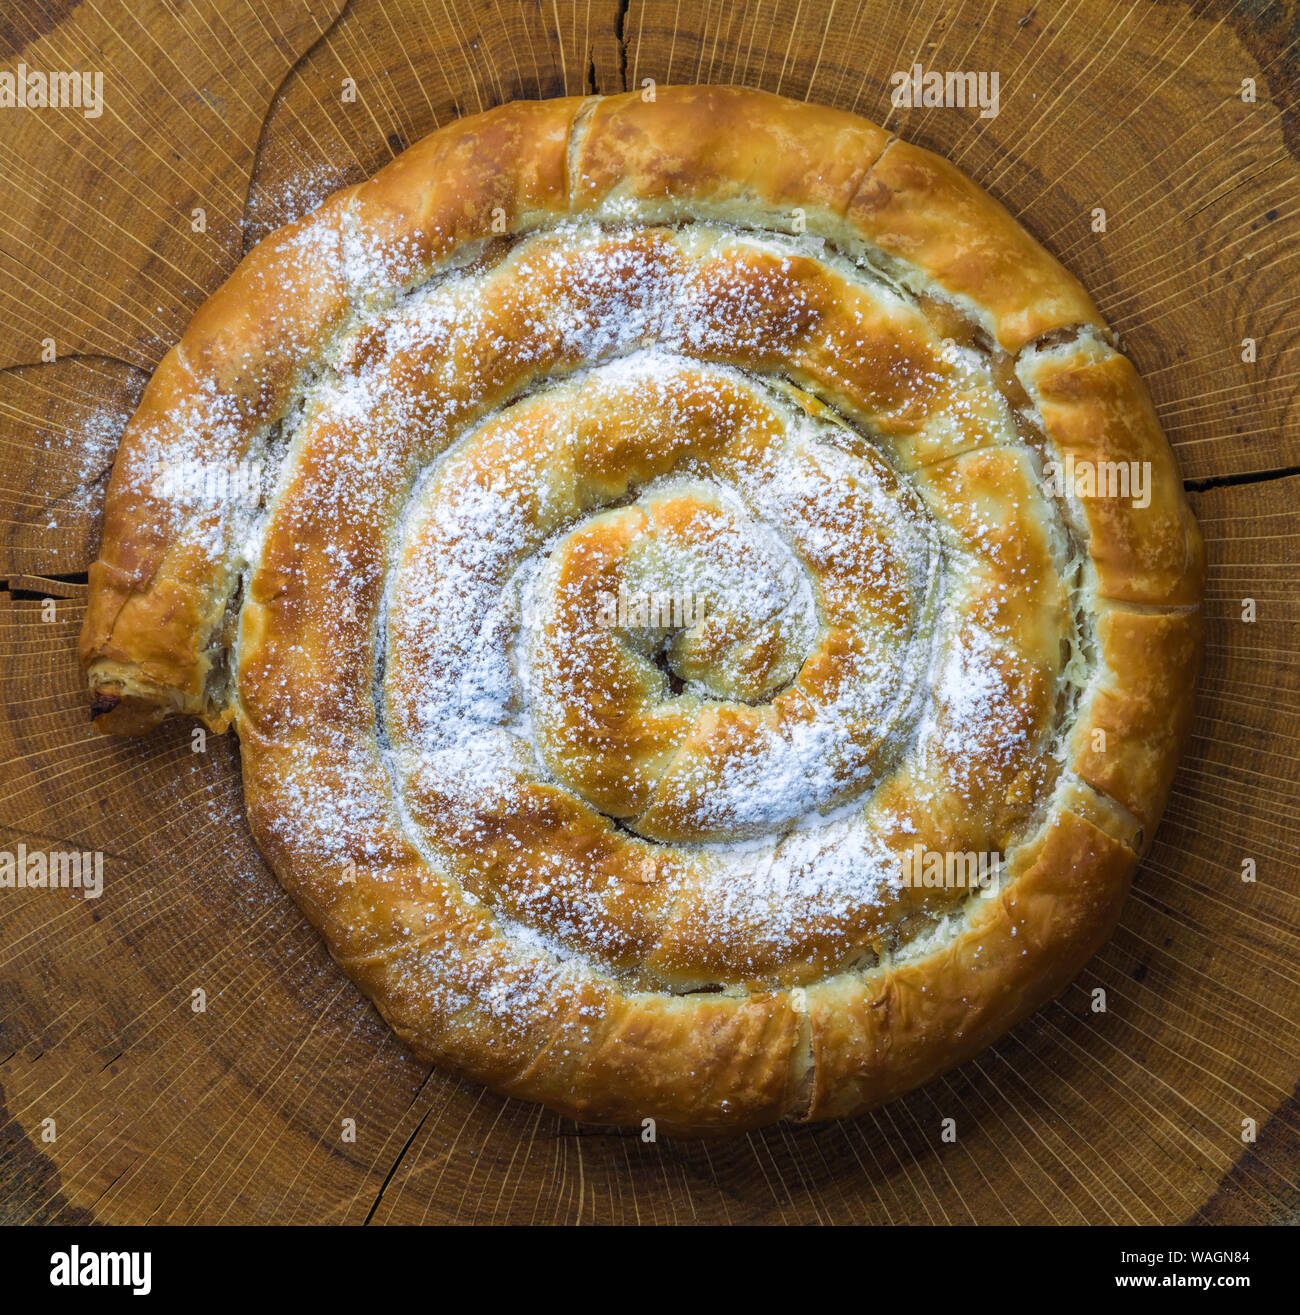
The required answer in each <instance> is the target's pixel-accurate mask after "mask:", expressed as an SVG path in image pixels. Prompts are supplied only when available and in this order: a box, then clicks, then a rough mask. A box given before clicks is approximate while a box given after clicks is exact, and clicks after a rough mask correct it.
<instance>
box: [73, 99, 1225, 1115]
mask: <svg viewBox="0 0 1300 1315" xmlns="http://www.w3.org/2000/svg"><path fill="white" fill-rule="evenodd" d="M1012 376H1014V377H1015V379H1016V380H1017V381H1018V383H1017V384H1016V385H1015V386H1013V385H1012V383H1011V382H1010V380H1011V379H1012ZM1067 459H1068V461H1069V462H1072V463H1073V464H1072V465H1070V466H1069V472H1070V473H1069V476H1068V477H1066V476H1065V475H1062V477H1061V478H1060V479H1058V480H1055V482H1054V479H1053V475H1052V470H1053V468H1054V466H1061V467H1063V468H1064V467H1065V466H1066V463H1067ZM1128 462H1136V463H1137V466H1136V467H1135V468H1134V469H1135V470H1136V471H1139V472H1140V476H1141V478H1140V484H1141V489H1140V491H1138V490H1136V489H1135V488H1127V489H1126V490H1120V489H1118V486H1117V489H1116V490H1109V491H1107V490H1103V491H1101V492H1100V493H1099V492H1098V489H1097V488H1096V487H1091V488H1089V487H1084V486H1083V485H1082V484H1079V483H1078V482H1077V481H1075V479H1074V475H1075V474H1076V473H1077V472H1078V471H1080V470H1082V469H1085V468H1089V467H1098V468H1101V467H1106V468H1107V469H1108V470H1109V469H1110V466H1111V465H1114V464H1115V463H1128ZM212 471H216V472H217V473H218V474H219V475H220V477H221V478H220V479H218V481H217V486H216V490H215V494H214V490H213V488H211V487H209V486H208V484H207V483H205V480H206V477H207V475H208V474H209V473H210V472H212ZM196 481H197V487H196ZM1121 495H1122V496H1121ZM1139 504H1140V505H1139ZM1202 577H1203V562H1202V552H1201V546H1200V539H1199V536H1198V533H1197V531H1196V527H1195V524H1194V522H1193V521H1192V519H1191V516H1190V513H1189V511H1188V510H1187V506H1186V501H1185V499H1184V497H1183V492H1182V487H1181V484H1180V482H1179V480H1178V475H1177V470H1176V467H1175V464H1174V462H1173V458H1172V454H1171V453H1170V452H1169V449H1168V446H1167V444H1166V443H1165V440H1164V437H1163V435H1162V434H1161V432H1160V429H1159V425H1158V423H1157V421H1156V418H1155V414H1154V411H1153V409H1152V407H1151V404H1150V401H1149V398H1148V397H1147V395H1146V392H1145V390H1144V388H1143V386H1142V384H1141V381H1140V380H1139V379H1138V377H1137V375H1136V372H1135V371H1134V370H1133V368H1132V366H1131V365H1130V364H1129V363H1128V362H1127V361H1126V360H1125V359H1124V357H1122V356H1121V355H1120V354H1119V353H1118V352H1116V351H1115V350H1114V349H1113V348H1112V347H1111V346H1110V345H1109V343H1108V341H1107V339H1106V336H1105V326H1104V324H1103V323H1102V321H1101V320H1100V318H1099V317H1098V315H1097V311H1096V308H1095V307H1094V306H1093V304H1092V302H1091V301H1090V300H1089V299H1088V297H1087V295H1086V293H1084V292H1083V291H1082V289H1080V288H1079V286H1078V284H1077V283H1075V281H1074V280H1073V279H1072V278H1071V277H1070V276H1069V275H1068V274H1067V273H1066V272H1065V271H1064V270H1062V269H1061V268H1060V267H1059V266H1058V265H1057V264H1056V263H1055V262H1054V261H1053V260H1052V259H1051V257H1050V256H1048V255H1047V254H1046V253H1045V252H1044V251H1042V250H1041V248H1039V247H1038V246H1037V245H1036V244H1035V243H1034V242H1033V240H1032V239H1031V238H1029V237H1028V236H1027V235H1026V234H1025V233H1024V232H1023V230H1022V229H1021V228H1020V227H1019V226H1018V225H1017V224H1016V223H1015V221H1014V220H1012V219H1011V217H1010V216H1009V215H1008V214H1007V213H1006V212H1005V211H1004V210H1003V209H1002V208H1001V207H1000V206H999V205H997V203H996V202H994V201H992V200H991V199H990V198H989V197H988V196H987V195H986V194H985V193H983V192H982V191H981V190H980V189H979V188H978V187H976V186H975V185H974V184H973V183H971V182H970V180H968V179H966V178H965V177H964V176H963V175H961V174H960V173H959V172H958V171H957V170H956V169H954V168H953V167H952V166H951V165H949V164H947V163H946V162H945V161H942V160H940V159H938V158H937V157H935V156H932V155H930V154H929V153H927V152H925V151H922V150H920V149H919V148H915V147H912V146H909V145H907V144H905V143H901V142H896V141H893V142H891V140H890V138H889V137H888V135H887V134H886V133H885V132H884V131H883V130H881V129H879V128H877V127H875V126H874V125H872V124H869V123H866V122H864V121H862V120H860V119H857V118H856V117H854V116H851V115H845V114H842V113H839V112H836V111H831V110H827V109H823V108H821V107H817V106H810V105H806V104H800V103H796V102H791V101H785V100H782V99H781V98H778V97H773V96H769V95H766V94H763V93H758V92H752V91H745V90H742V89H738V88H718V87H699V88H659V89H657V91H656V94H655V97H654V99H653V100H647V99H643V98H642V97H641V96H640V95H639V94H632V95H628V96H620V97H609V98H605V99H600V98H586V99H572V100H557V101H550V102H544V103H518V104H513V105H507V106H503V107H501V108H499V109H497V110H493V111H491V112H489V113H488V114H485V115H480V116H476V117H474V118H469V119H465V120H462V121H460V122H458V123H455V124H452V125H450V126H449V127H447V128H445V129H443V130H441V131H440V132H437V133H435V134H433V135H432V136H431V137H429V138H427V139H426V140H425V141H423V142H420V143H418V144H417V145H416V146H414V147H412V148H411V149H410V150H409V151H407V152H405V153H404V154H403V155H402V156H400V157H399V158H398V159H397V160H396V161H394V162H393V164H391V165H390V166H388V167H387V168H385V169H384V170H382V171H381V172H380V173H379V174H377V175H376V176H375V178H373V179H371V180H370V181H369V182H367V183H364V184H361V185H360V186H358V187H355V188H350V189H347V190H345V191H343V192H340V193H338V194H337V195H336V196H334V197H332V198H330V200H329V201H327V202H326V203H325V205H324V206H322V207H321V209H320V210H318V211H316V212H315V213H314V214H312V215H309V216H307V217H306V218H304V219H302V220H300V221H298V222H297V223H296V224H294V225H290V226H289V227H288V228H286V229H284V230H281V231H280V232H278V233H275V234H272V235H271V236H270V237H269V238H267V239H266V241H264V242H263V243H262V244H260V245H259V246H258V247H257V248H256V249H255V250H254V251H253V252H252V253H250V255H249V257H248V258H247V259H246V260H245V261H244V262H243V263H242V264H241V265H240V267H239V269H238V270H237V271H236V273H235V274H234V275H233V276H232V278H231V279H230V281H229V282H228V283H227V284H226V285H225V286H224V287H223V288H222V289H219V290H218V292H217V293H215V294H214V295H213V297H212V298H211V299H210V300H209V301H208V302H207V303H206V304H205V306H204V307H203V308H202V309H201V310H200V311H199V313H198V314H197V315H196V316H195V319H194V321H193V322H192V324H191V326H190V329H189V330H188V331H187V333H186V335H185V337H184V339H183V340H182V342H181V343H180V344H179V346H178V347H177V348H176V349H175V350H174V351H173V352H171V353H169V354H168V356H167V357H166V358H165V359H164V361H163V363H162V364H161V365H160V366H159V369H158V371H157V372H156V374H155V376H154V379H153V381H152V382H151V384H150V386H149V388H148V389H147V390H146V393H145V396H144V398H143V400H142V402H141V406H140V408H139V410H138V411H137V413H136V415H135V417H134V418H133V419H132V422H131V425H130V426H129V428H128V430H127V433H126V435H125V436H124V439H123V445H122V449H121V453H120V455H119V458H118V462H117V466H116V468H115V471H114V475H113V480H112V482H111V485H110V489H109V494H108V499H107V505H106V513H105V532H104V544H103V549H102V552H101V556H100V560H99V561H98V562H97V563H96V564H95V566H94V567H93V568H92V575H91V597H90V607H89V611H88V614H87V620H86V625H85V629H84V631H83V636H82V647H81V653H82V661H83V663H84V664H85V666H86V669H87V673H88V677H89V682H90V685H91V690H92V697H93V705H92V706H93V710H94V711H95V713H96V724H97V725H99V726H100V727H101V728H102V729H105V730H110V731H114V732H116V733H124V734H134V733H139V732H141V731H143V730H146V729H148V728H149V726H151V725H153V724H155V723H156V721H157V720H159V719H160V718H161V717H163V716H165V715H168V714H171V713H185V714H193V715H199V716H202V717H204V718H205V719H206V720H207V721H208V723H209V724H210V725H212V726H214V727H216V728H224V726H225V725H226V724H227V723H228V722H231V721H233V722H234V724H235V725H236V727H237V730H238V732H239V735H240V738H241V745H242V761H243V770H244V784H245V799H246V804H247V808H248V813H249V820H250V825H251V827H252V829H253V833H254V835H255V837H256V839H257V841H258V843H259V845H260V846H261V848H262V850H263V852H264V853H265V854H266V856H267V858H268V860H269V861H270V862H271V864H272V866H273V867H274V869H275V871H276V872H277V874H278V875H279V877H280V879H281V880H282V881H283V883H284V884H285V886H286V887H287V888H288V889H289V890H290V891H291V893H292V894H293V895H294V897H295V899H296V900H297V901H298V903H299V904H300V905H301V907H302V908H303V910H304V912H305V913H306V914H307V916H308V917H309V918H310V919H311V920H312V922H313V923H314V924H315V925H316V926H317V927H318V928H319V929H320V930H321V932H322V934H323V936H324V937H325V939H326V942H327V944H328V945H329V947H330V950H331V953H333V954H334V955H335V957H336V958H337V959H338V960H339V962H340V963H341V964H342V965H343V967H344V968H345V969H346V970H347V972H348V973H349V974H350V975H351V976H352V977H353V979H354V980H355V981H356V982H357V983H358V985H359V986H360V987H361V988H362V989H363V990H364V991H365V992H366V993H367V995H368V996H369V997H370V998H371V999H372V1000H373V1001H374V1002H375V1004H376V1006H377V1007H378V1008H379V1010H380V1011H381V1013H382V1014H383V1015H384V1017H385V1018H386V1019H388V1021H389V1022H390V1023H391V1024H392V1026H393V1028H394V1030H395V1031H396V1032H397V1033H398V1034H399V1036H401V1037H402V1038H403V1039H404V1040H405V1041H406V1042H407V1043H408V1044H409V1045H410V1046H411V1047H412V1048H413V1049H414V1050H415V1051H416V1053H418V1054H419V1055H421V1056H422V1057H424V1058H427V1059H430V1060H434V1061H436V1062H439V1063H441V1064H444V1065H447V1066H449V1067H451V1068H454V1069H456V1070H458V1071H460V1072H463V1073H466V1074H467V1075H469V1076H471V1077H473V1078H475V1079H477V1080H479V1081H482V1082H485V1083H487V1084H488V1085H490V1086H492V1087H494V1088H495V1089H497V1090H500V1091H503V1092H507V1093H510V1094H513V1095H519V1096H523V1097H527V1098H529V1099H534V1100H540V1101H543V1102H545V1103H546V1104H548V1105H550V1106H551V1107H553V1108H555V1109H558V1110H561V1111H563V1112H565V1113H567V1114H570V1115H572V1116H574V1117H577V1118H584V1119H591V1120H595V1121H600V1122H614V1123H635V1122H639V1121H640V1120H642V1119H646V1118H653V1119H656V1120H657V1121H659V1122H660V1123H661V1124H663V1125H664V1126H665V1127H667V1128H669V1129H672V1130H677V1131H682V1132H712V1131H724V1130H730V1131H735V1130H739V1129H743V1128H747V1127H753V1126H757V1125H759V1124H762V1123H765V1122H770V1121H772V1120H774V1119H778V1118H783V1117H784V1118H792V1119H805V1118H828V1117H838V1116H842V1115H846V1114H851V1113H853V1112H855V1111H857V1110H861V1109H865V1108H868V1107H869V1106H871V1105H873V1104H877V1103H879V1102H880V1101H882V1100H886V1099H889V1098H891V1097H892V1096H894V1095H897V1094H899V1093H900V1092H902V1091H905V1090H907V1089H908V1088H909V1087H911V1086H914V1085H916V1084H917V1083H919V1082H922V1081H924V1080H925V1079H926V1078H928V1077H930V1076H932V1075H933V1074H935V1073H937V1072H939V1071H941V1070H942V1069H944V1068H947V1067H949V1066H950V1065H952V1064H954V1063H957V1062H960V1061H961V1060H962V1059H964V1058H966V1057H968V1056H969V1055H971V1054H974V1053H975V1052H976V1051H977V1050H978V1049H980V1048H981V1047H983V1046H984V1045H986V1044H988V1043H989V1042H990V1041H992V1040H994V1039H996V1037H997V1036H998V1035H1000V1034H1001V1033H1002V1032H1003V1031H1005V1030H1006V1028H1008V1027H1010V1026H1012V1025H1014V1023H1015V1022H1017V1021H1018V1020H1019V1019H1021V1018H1023V1017H1024V1016H1025V1015H1026V1014H1027V1013H1029V1012H1030V1011H1031V1010H1032V1009H1034V1008H1036V1007H1037V1006H1038V1005H1039V1004H1041V1003H1042V1002H1043V1001H1044V1000H1046V999H1048V998H1050V997H1051V996H1052V995H1054V994H1055V993H1057V992H1059V991H1060V990H1061V989H1063V988H1064V986H1065V985H1066V984H1067V983H1068V981H1069V980H1070V978H1071V977H1072V976H1073V975H1074V974H1075V973H1076V972H1077V971H1078V969H1079V967H1080V966H1081V965H1082V963H1083V962H1084V960H1085V959H1086V958H1087V956H1088V955H1089V954H1091V953H1092V952H1093V950H1095V949H1096V947H1097V946H1098V945H1099V944H1100V942H1101V941H1102V940H1103V939H1104V938H1105V936H1106V935H1108V934H1109V931H1110V928H1111V927H1112V926H1113V924H1114V921H1115V919H1116V917H1117V916H1118V910H1119V907H1120V903H1121V901H1122V899H1123V894H1124V890H1125V888H1126V885H1127V882H1128V879H1129V877H1130V875H1131V873H1132V870H1133V868H1134V866H1135V864H1136V861H1137V853H1138V850H1139V849H1140V848H1141V847H1142V846H1143V845H1145V844H1149V842H1150V838H1151V835H1152V833H1153V831H1154V828H1155V825H1156V823H1157V821H1158V818H1159V814H1160V810H1161V808H1162V807H1163V803H1164V799H1165V796H1166V794H1167V791H1168V788H1169V783H1170V780H1171V777H1172V773H1173V770H1174V766H1175V764H1176V760H1177V753H1178V748H1179V744H1180V742H1181V740H1182V738H1183V737H1184V736H1185V734H1186V731H1187V725H1188V722H1189V719H1190V710H1191V685H1192V681H1193V679H1194V676H1195V669H1196V666H1197V663H1198V660H1199V643H1200V628H1199V627H1200V621H1199V612H1198V605H1199V601H1200V596H1201V591H1202V588H1203V578H1202ZM683 582H685V583H686V584H689V585H690V586H691V588H692V589H695V590H697V591H698V592H699V593H700V594H702V595H705V594H709V593H710V592H711V593H712V594H713V595H714V599H713V602H714V606H713V609H712V610H711V611H708V612H702V613H700V614H699V615H696V614H695V613H691V615H690V619H689V620H681V619H680V618H679V619H678V620H677V621H675V622H673V623H672V625H670V626H669V627H668V629H669V630H670V631H671V634H670V636H669V639H668V640H667V641H666V642H663V643H660V642H659V641H657V640H656V639H655V638H654V635H653V633H652V632H654V630H655V626H656V625H658V622H654V623H650V622H647V621H645V620H644V618H642V619H641V620H638V621H628V620H627V619H626V618H623V619H621V620H620V619H617V618H616V619H615V620H614V621H613V622H612V623H609V622H608V620H607V619H605V620H600V619H597V618H596V616H595V611H596V610H597V609H598V608H599V607H601V606H603V603H602V600H603V599H608V598H610V597H614V598H622V597H624V596H625V595H636V596H643V595H645V594H646V593H647V591H649V592H651V593H653V591H654V590H656V589H664V588H666V587H667V586H669V585H672V584H674V583H676V584H682V583H683ZM655 606H659V605H658V604H656V605H655ZM980 855H982V856H985V857H988V856H994V857H995V858H996V859H997V860H998V862H997V863H995V872H994V876H993V878H992V879H991V881H990V882H989V883H987V885H986V886H984V887H981V888H979V889H974V890H972V888H971V887H970V886H966V885H963V884H961V882H956V883H953V882H949V883H948V884H943V883H938V884H935V883H932V882H928V881H925V880H922V879H920V874H921V872H922V868H923V866H924V864H923V860H927V861H928V859H929V858H933V857H936V856H938V857H939V858H941V859H942V858H943V857H944V856H947V858H948V860H949V866H950V869H952V870H955V871H958V872H962V871H964V869H963V867H962V864H963V863H965V861H966V860H967V859H972V858H974V857H975V856H980ZM954 857H955V858H956V859H957V860H959V861H958V862H956V863H955V864H954V863H953V862H952V860H953V859H954ZM999 864H1000V866H999ZM939 867H940V868H941V869H942V867H943V864H942V862H941V863H940V864H939ZM925 870H926V871H929V869H928V868H926V869H925ZM909 873H910V874H911V875H910V876H909V875H908V874H909Z"/></svg>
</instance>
